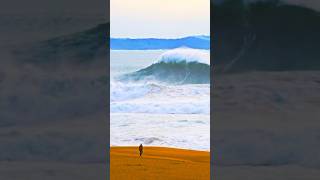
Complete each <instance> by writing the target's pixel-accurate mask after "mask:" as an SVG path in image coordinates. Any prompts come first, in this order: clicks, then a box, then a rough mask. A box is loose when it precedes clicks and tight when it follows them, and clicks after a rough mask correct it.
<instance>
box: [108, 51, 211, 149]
mask: <svg viewBox="0 0 320 180" xmlns="http://www.w3.org/2000/svg"><path fill="white" fill-rule="evenodd" d="M110 56H111V58H110V77H111V82H110V88H111V89H110V112H111V120H110V145H111V146H138V145H139V144H140V143H142V144H144V145H147V146H165V147H176V148H184V149H194V150H206V151H209V149H210V83H209V82H210V76H209V74H210V68H209V66H210V59H209V51H208V50H195V49H188V48H179V49H174V50H111V51H110Z"/></svg>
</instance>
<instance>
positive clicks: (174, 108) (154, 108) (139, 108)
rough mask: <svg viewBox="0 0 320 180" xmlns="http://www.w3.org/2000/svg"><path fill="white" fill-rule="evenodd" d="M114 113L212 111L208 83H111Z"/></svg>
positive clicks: (201, 112) (111, 106) (191, 112)
mask: <svg viewBox="0 0 320 180" xmlns="http://www.w3.org/2000/svg"><path fill="white" fill-rule="evenodd" d="M110 100H111V102H110V110H111V112H112V113H157V114H209V112H210V105H209V104H210V90H209V85H208V84H204V85H181V86H173V85H171V86H170V85H166V86H165V85H159V84H154V83H145V84H138V83H135V84H133V83H128V84H124V83H120V82H117V83H112V84H111V96H110Z"/></svg>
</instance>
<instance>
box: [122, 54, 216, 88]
mask: <svg viewBox="0 0 320 180" xmlns="http://www.w3.org/2000/svg"><path fill="white" fill-rule="evenodd" d="M120 80H121V81H142V80H155V81H160V82H166V83H173V84H208V83H210V54H209V52H208V51H204V50H196V49H191V48H178V49H173V50H169V51H166V52H165V53H163V54H162V55H161V56H160V57H159V58H158V60H157V61H156V62H155V63H153V64H152V65H150V66H148V67H146V68H144V69H141V70H138V71H136V72H133V73H129V74H125V75H123V76H121V77H120Z"/></svg>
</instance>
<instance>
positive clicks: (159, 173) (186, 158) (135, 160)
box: [110, 146, 210, 180]
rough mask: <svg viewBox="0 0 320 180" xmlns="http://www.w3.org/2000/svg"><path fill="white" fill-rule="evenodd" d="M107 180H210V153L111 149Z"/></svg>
mask: <svg viewBox="0 0 320 180" xmlns="http://www.w3.org/2000/svg"><path fill="white" fill-rule="evenodd" d="M110 179H111V180H118V179H132V180H133V179H137V180H143V179H166V180H171V179H180V180H187V179H197V180H202V179H203V180H208V179H210V152H206V151H194V150H185V149H175V148H166V147H150V146H149V147H144V153H143V155H142V157H139V150H138V147H111V149H110Z"/></svg>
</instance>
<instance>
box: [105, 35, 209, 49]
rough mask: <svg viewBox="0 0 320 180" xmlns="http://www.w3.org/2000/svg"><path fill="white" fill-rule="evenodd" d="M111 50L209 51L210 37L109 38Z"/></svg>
mask: <svg viewBox="0 0 320 180" xmlns="http://www.w3.org/2000/svg"><path fill="white" fill-rule="evenodd" d="M110 43H111V49H114V50H151V49H173V48H178V47H182V46H185V47H189V48H195V49H210V36H189V37H184V38H179V39H156V38H145V39H128V38H111V42H110Z"/></svg>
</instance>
